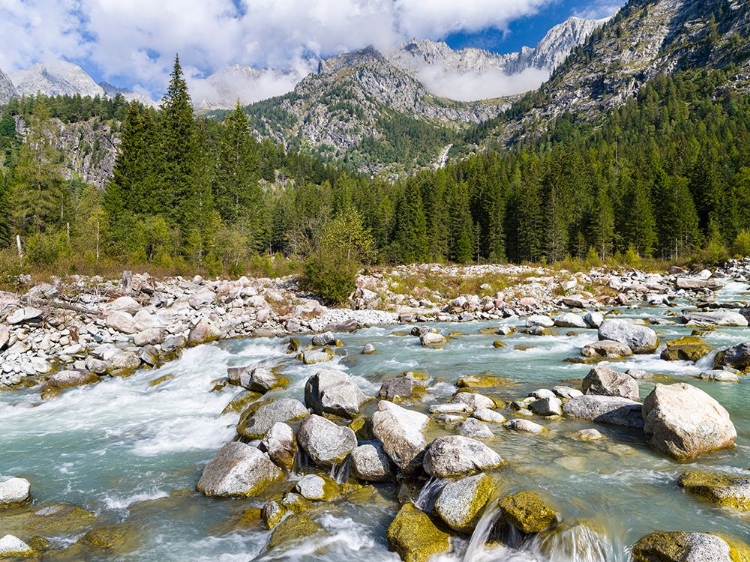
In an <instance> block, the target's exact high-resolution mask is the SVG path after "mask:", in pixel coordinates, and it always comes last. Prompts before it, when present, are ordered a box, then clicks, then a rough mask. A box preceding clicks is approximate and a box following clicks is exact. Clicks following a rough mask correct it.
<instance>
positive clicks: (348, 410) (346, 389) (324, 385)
mask: <svg viewBox="0 0 750 562" xmlns="http://www.w3.org/2000/svg"><path fill="white" fill-rule="evenodd" d="M368 400H369V398H368V397H367V396H366V395H365V393H364V392H362V391H361V390H360V389H359V387H358V386H357V385H356V384H354V382H352V378H351V377H350V376H349V375H347V374H346V373H342V372H341V371H335V370H333V369H323V370H321V371H318V372H317V373H315V374H314V375H313V376H312V377H310V378H309V379H308V380H307V383H306V384H305V404H306V405H307V407H308V408H310V409H312V411H313V412H315V413H316V414H319V415H321V416H322V415H323V414H324V413H326V414H334V415H337V416H342V417H345V418H354V417H355V416H356V415H357V414H359V408H360V406H362V404H364V403H365V402H367V401H368Z"/></svg>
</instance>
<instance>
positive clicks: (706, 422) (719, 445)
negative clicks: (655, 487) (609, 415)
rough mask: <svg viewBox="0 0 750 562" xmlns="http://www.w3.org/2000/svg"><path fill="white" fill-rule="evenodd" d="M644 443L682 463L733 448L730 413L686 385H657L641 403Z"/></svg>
mask: <svg viewBox="0 0 750 562" xmlns="http://www.w3.org/2000/svg"><path fill="white" fill-rule="evenodd" d="M643 419H644V420H645V425H644V427H643V430H644V432H645V433H646V441H647V442H648V444H649V445H651V446H652V447H653V448H654V449H656V450H657V451H660V452H662V453H664V454H666V455H669V456H671V457H673V458H675V459H677V460H681V461H685V460H690V459H694V458H695V457H697V456H699V455H702V454H704V453H708V452H711V451H716V450H719V449H725V448H727V447H732V446H733V445H734V440H735V439H736V437H737V431H736V430H735V428H734V424H732V421H731V420H730V419H729V413H728V412H727V411H726V410H725V409H724V408H723V407H722V406H721V404H719V403H718V402H717V401H716V400H714V399H713V398H711V397H710V396H709V395H708V394H706V393H705V392H703V391H702V390H700V389H698V388H696V387H694V386H691V385H689V384H685V383H678V384H672V385H669V386H667V385H663V384H657V385H656V388H654V390H653V391H652V392H651V394H649V395H648V396H647V397H646V400H644V402H643Z"/></svg>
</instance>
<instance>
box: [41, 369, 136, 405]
mask: <svg viewBox="0 0 750 562" xmlns="http://www.w3.org/2000/svg"><path fill="white" fill-rule="evenodd" d="M139 363H140V361H139ZM100 380H101V379H100V378H99V377H98V376H97V375H95V374H94V373H91V372H89V371H76V370H73V369H70V370H65V371H58V372H57V373H54V374H52V375H50V377H49V378H48V379H47V380H46V381H45V383H44V384H43V385H42V388H41V390H40V392H41V393H42V396H44V397H47V398H49V397H53V396H55V395H57V394H58V392H59V391H61V390H63V389H66V388H73V387H76V386H86V385H89V384H96V383H98V382H99V381H100Z"/></svg>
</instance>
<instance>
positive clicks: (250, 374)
mask: <svg viewBox="0 0 750 562" xmlns="http://www.w3.org/2000/svg"><path fill="white" fill-rule="evenodd" d="M227 379H228V380H229V383H230V384H234V385H237V386H241V387H243V388H246V389H247V390H249V391H251V392H260V393H261V394H265V393H266V392H268V391H269V390H273V389H274V388H277V387H279V386H283V385H284V384H285V382H286V381H285V380H284V379H283V378H282V377H279V376H277V375H276V374H274V372H273V371H272V370H270V369H267V368H265V367H254V366H252V365H246V366H244V367H229V368H228V369H227Z"/></svg>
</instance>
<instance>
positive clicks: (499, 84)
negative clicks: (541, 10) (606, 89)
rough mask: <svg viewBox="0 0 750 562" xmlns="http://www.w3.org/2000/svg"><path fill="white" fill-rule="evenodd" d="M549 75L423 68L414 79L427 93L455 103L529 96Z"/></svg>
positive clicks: (536, 71) (545, 72) (542, 72)
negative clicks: (525, 93)
mask: <svg viewBox="0 0 750 562" xmlns="http://www.w3.org/2000/svg"><path fill="white" fill-rule="evenodd" d="M549 75H550V72H549V70H542V69H539V68H527V69H525V70H523V71H522V72H520V73H518V74H512V75H508V74H505V73H504V72H503V71H502V70H500V69H490V70H486V71H483V72H458V71H451V70H445V69H443V68H441V67H434V66H424V67H422V68H419V69H418V70H417V77H418V78H419V80H420V82H422V83H423V84H424V86H425V88H427V90H429V91H430V92H432V93H433V94H435V95H438V96H441V97H445V98H449V99H452V100H458V101H477V100H484V99H490V98H499V97H505V96H512V95H515V94H520V93H523V92H528V91H529V90H533V89H535V88H538V87H539V86H541V85H542V84H543V83H544V82H545V81H546V80H547V79H548V78H549Z"/></svg>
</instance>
